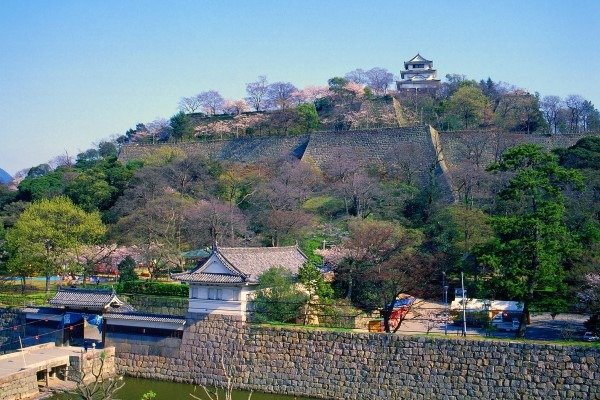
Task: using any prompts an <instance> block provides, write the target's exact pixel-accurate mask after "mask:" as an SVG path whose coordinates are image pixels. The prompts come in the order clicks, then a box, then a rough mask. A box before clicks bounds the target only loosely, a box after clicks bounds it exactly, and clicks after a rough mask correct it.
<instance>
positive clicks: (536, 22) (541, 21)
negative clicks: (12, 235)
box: [0, 0, 600, 173]
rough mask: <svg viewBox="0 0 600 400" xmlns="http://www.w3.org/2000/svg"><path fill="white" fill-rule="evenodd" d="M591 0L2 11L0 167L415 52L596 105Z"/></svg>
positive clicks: (74, 4)
mask: <svg viewBox="0 0 600 400" xmlns="http://www.w3.org/2000/svg"><path fill="white" fill-rule="evenodd" d="M599 20H600V1H595V0H588V1H585V0H582V1H567V0H565V1H552V0H544V1H542V0H540V1H508V0H507V1H494V2H487V1H460V2H458V1H435V0H429V1H424V2H414V1H400V0H396V1H383V0H381V1H376V2H375V1H350V0H345V1H341V0H340V1H333V0H330V1H317V0H303V1H294V0H286V1H281V0H279V1H250V0H246V1H242V0H239V1H227V0H222V1H211V2H208V1H178V0H174V1H166V0H165V1H152V0H146V1H136V0H127V1H122V0H103V1H95V2H92V1H60V0H54V1H50V0H28V1H17V0H12V1H10V0H7V1H4V2H3V3H2V6H1V7H0V54H1V55H2V56H1V57H0V104H1V105H2V106H1V107H0V167H1V168H4V169H6V170H7V171H8V172H9V173H15V172H16V171H18V170H20V169H23V168H27V167H31V166H34V165H37V164H40V163H43V162H46V161H48V160H49V159H51V158H53V157H54V156H56V155H59V154H64V153H65V152H68V153H69V155H72V156H75V155H76V154H77V153H78V152H80V151H83V150H85V149H87V148H89V147H91V145H92V143H93V142H97V141H99V140H101V139H105V138H108V137H109V136H111V135H114V134H123V133H124V132H125V131H126V130H127V129H128V128H130V127H133V126H135V124H136V123H138V122H149V121H152V120H154V119H155V118H157V117H164V118H169V117H170V116H171V115H173V114H174V113H175V112H176V111H177V103H178V100H179V98H181V97H183V96H190V95H193V94H196V93H198V92H200V91H203V90H210V89H215V90H218V91H220V92H221V93H222V94H223V95H224V96H225V97H230V98H241V97H243V96H244V94H245V93H244V90H245V84H246V83H247V82H251V81H253V80H255V79H256V77H257V76H258V75H266V76H267V78H268V79H269V81H272V82H273V81H279V80H285V81H290V82H292V83H294V84H295V85H296V86H298V87H303V86H306V85H324V84H326V82H327V79H328V78H330V77H332V76H337V75H343V74H345V73H346V72H348V71H351V70H353V69H355V68H364V69H368V68H371V67H374V66H380V67H384V68H387V69H389V70H390V71H392V72H394V73H395V74H399V72H400V69H401V68H402V66H403V61H405V60H408V59H409V58H411V57H412V56H414V55H415V54H416V53H417V52H420V53H421V54H422V55H424V56H425V57H427V58H429V59H433V61H434V66H435V67H436V68H437V69H438V72H439V74H440V75H441V76H442V77H443V76H444V75H446V74H448V73H461V74H464V75H466V76H467V77H469V78H472V79H478V80H479V79H481V78H487V77H488V76H490V77H492V79H494V80H500V81H506V82H510V83H512V84H515V85H517V86H519V87H522V88H524V89H527V90H529V91H538V92H540V94H541V95H548V94H556V95H559V96H563V97H564V96H566V95H568V94H580V95H582V96H583V97H585V98H586V99H589V100H591V101H592V102H593V103H594V104H595V105H596V107H600V47H599V45H598V40H599V38H600V24H599V23H598V21H599Z"/></svg>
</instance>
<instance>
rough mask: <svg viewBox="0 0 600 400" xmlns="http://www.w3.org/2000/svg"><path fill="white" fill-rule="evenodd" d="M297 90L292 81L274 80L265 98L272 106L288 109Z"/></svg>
mask: <svg viewBox="0 0 600 400" xmlns="http://www.w3.org/2000/svg"><path fill="white" fill-rule="evenodd" d="M297 91H298V89H297V88H296V86H294V85H293V84H291V83H290V82H274V83H271V84H270V85H269V86H268V87H267V91H266V93H265V100H266V103H267V104H268V105H269V107H271V108H279V109H280V110H286V109H288V108H290V107H291V106H292V105H293V103H294V100H295V94H296V92H297Z"/></svg>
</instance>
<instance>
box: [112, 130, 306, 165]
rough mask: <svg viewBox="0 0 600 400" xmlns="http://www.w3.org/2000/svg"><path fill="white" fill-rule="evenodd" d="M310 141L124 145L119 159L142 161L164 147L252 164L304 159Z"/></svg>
mask: <svg viewBox="0 0 600 400" xmlns="http://www.w3.org/2000/svg"><path fill="white" fill-rule="evenodd" d="M308 138H309V137H308V135H299V136H263V137H243V138H236V139H230V140H215V141H208V142H180V143H169V144H157V145H145V144H129V145H125V146H123V148H122V149H121V152H120V153H119V159H120V160H121V161H129V160H133V159H141V158H144V157H147V156H149V155H151V154H152V153H153V152H155V151H156V150H157V149H160V148H164V147H172V148H177V149H180V150H182V151H183V152H184V153H185V154H188V155H192V156H198V157H208V158H213V159H216V160H228V161H241V162H250V161H258V160H260V159H262V158H273V157H280V156H290V155H295V156H296V157H297V158H300V156H301V155H302V152H303V151H304V147H305V146H306V143H307V142H308Z"/></svg>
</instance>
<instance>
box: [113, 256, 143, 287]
mask: <svg viewBox="0 0 600 400" xmlns="http://www.w3.org/2000/svg"><path fill="white" fill-rule="evenodd" d="M136 264H137V263H136V262H135V260H134V259H133V258H132V257H131V256H127V257H125V258H124V259H123V261H121V262H120V263H119V265H117V268H118V269H119V282H130V281H136V280H137V279H138V276H137V274H136V273H135V266H136Z"/></svg>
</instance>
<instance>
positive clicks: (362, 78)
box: [344, 68, 369, 85]
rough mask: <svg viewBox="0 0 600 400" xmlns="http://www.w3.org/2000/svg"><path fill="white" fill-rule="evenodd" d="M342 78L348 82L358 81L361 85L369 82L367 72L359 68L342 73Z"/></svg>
mask: <svg viewBox="0 0 600 400" xmlns="http://www.w3.org/2000/svg"><path fill="white" fill-rule="evenodd" d="M344 78H346V80H348V81H349V82H354V83H359V84H361V85H366V84H367V83H368V82H369V77H368V76H367V73H366V72H365V71H364V70H363V69H361V68H358V69H355V70H353V71H350V72H348V73H347V74H346V75H344Z"/></svg>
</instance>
